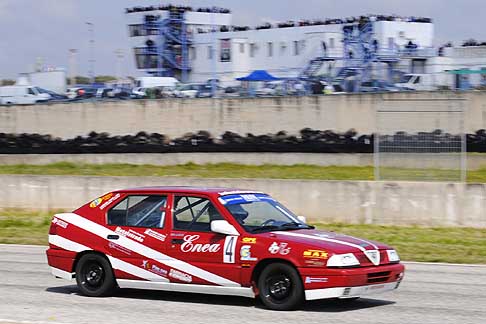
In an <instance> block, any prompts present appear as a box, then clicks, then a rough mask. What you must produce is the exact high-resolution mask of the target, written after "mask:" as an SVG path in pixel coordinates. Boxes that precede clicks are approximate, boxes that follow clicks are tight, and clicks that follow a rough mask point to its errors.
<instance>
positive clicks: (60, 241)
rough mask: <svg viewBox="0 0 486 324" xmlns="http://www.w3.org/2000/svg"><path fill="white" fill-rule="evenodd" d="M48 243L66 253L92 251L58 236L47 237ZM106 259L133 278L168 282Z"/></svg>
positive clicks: (132, 266)
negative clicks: (66, 251)
mask: <svg viewBox="0 0 486 324" xmlns="http://www.w3.org/2000/svg"><path fill="white" fill-rule="evenodd" d="M49 243H51V244H54V245H55V246H58V247H60V248H63V249H65V250H68V251H74V252H82V251H90V250H93V249H92V248H89V247H87V246H84V245H82V244H79V243H76V242H74V241H71V240H68V239H67V238H64V237H62V236H59V235H49ZM108 259H109V260H110V263H111V265H112V266H113V268H114V269H118V270H121V271H123V272H126V273H129V274H131V275H133V276H136V277H139V278H142V279H146V280H150V281H164V282H168V281H169V280H168V279H167V278H164V277H161V276H159V275H157V274H155V273H153V272H150V271H147V270H145V269H142V268H139V267H137V266H134V265H133V264H130V263H128V262H125V261H122V260H120V259H117V258H114V257H111V256H108Z"/></svg>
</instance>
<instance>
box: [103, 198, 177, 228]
mask: <svg viewBox="0 0 486 324" xmlns="http://www.w3.org/2000/svg"><path fill="white" fill-rule="evenodd" d="M166 204H167V196H138V195H133V196H128V197H126V198H125V199H123V200H122V201H121V202H119V203H118V204H116V206H115V207H113V208H112V209H110V210H109V211H108V215H107V216H108V225H118V226H134V227H153V228H163V227H164V221H165V207H166Z"/></svg>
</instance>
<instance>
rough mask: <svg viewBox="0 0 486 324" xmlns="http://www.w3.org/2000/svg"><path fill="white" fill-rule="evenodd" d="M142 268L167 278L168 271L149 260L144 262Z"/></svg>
mask: <svg viewBox="0 0 486 324" xmlns="http://www.w3.org/2000/svg"><path fill="white" fill-rule="evenodd" d="M142 268H144V269H145V270H148V271H150V272H153V273H155V274H158V275H160V276H163V277H166V276H167V270H165V269H162V268H161V267H159V266H157V265H155V264H153V263H151V262H150V261H149V260H143V261H142Z"/></svg>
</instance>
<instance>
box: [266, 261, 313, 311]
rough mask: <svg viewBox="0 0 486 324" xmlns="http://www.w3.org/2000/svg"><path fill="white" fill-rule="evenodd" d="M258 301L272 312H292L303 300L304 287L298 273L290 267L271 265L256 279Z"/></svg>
mask: <svg viewBox="0 0 486 324" xmlns="http://www.w3.org/2000/svg"><path fill="white" fill-rule="evenodd" d="M258 290H259V293H260V299H261V301H262V302H263V304H264V305H265V306H267V307H268V308H270V309H273V310H292V309H296V308H298V307H299V306H300V305H301V304H302V302H303V300H304V287H303V285H302V280H301V279H300V276H299V273H298V272H297V270H296V269H295V268H294V267H292V266H291V265H288V264H285V263H272V264H269V265H268V266H267V267H265V269H263V271H262V273H261V274H260V277H259V278H258Z"/></svg>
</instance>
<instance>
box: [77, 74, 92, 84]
mask: <svg viewBox="0 0 486 324" xmlns="http://www.w3.org/2000/svg"><path fill="white" fill-rule="evenodd" d="M89 83H91V80H90V79H89V78H88V77H84V76H80V75H78V76H76V84H89Z"/></svg>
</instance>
